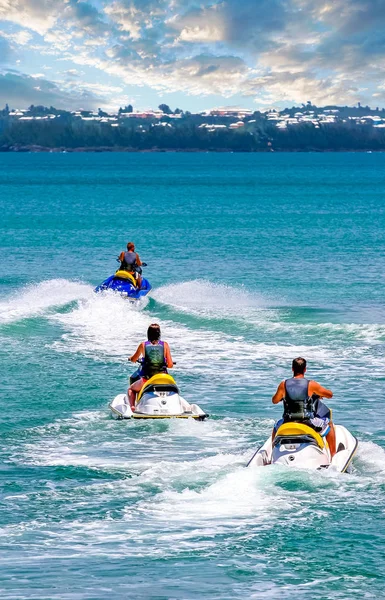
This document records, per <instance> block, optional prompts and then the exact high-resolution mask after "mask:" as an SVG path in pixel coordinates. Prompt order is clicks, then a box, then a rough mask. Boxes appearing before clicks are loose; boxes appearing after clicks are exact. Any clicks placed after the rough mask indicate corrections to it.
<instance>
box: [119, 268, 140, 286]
mask: <svg viewBox="0 0 385 600" xmlns="http://www.w3.org/2000/svg"><path fill="white" fill-rule="evenodd" d="M114 277H116V279H128V281H130V282H131V283H132V284H133V285H134V286H135V287H136V279H135V277H134V275H133V274H132V273H129V272H128V271H123V270H121V269H118V270H117V271H116V273H115V275H114Z"/></svg>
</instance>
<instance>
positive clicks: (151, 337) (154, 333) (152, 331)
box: [147, 323, 160, 342]
mask: <svg viewBox="0 0 385 600" xmlns="http://www.w3.org/2000/svg"><path fill="white" fill-rule="evenodd" d="M147 339H148V341H149V342H156V341H157V340H159V339H160V326H159V325H158V323H152V325H150V327H149V328H148V329H147Z"/></svg>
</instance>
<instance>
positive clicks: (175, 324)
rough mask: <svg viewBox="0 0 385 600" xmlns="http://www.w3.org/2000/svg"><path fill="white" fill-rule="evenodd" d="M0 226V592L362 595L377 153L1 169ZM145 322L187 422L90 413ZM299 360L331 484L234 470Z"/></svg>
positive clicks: (367, 540) (373, 535)
mask: <svg viewBox="0 0 385 600" xmlns="http://www.w3.org/2000/svg"><path fill="white" fill-rule="evenodd" d="M0 215H1V216H0V227H1V229H0V247H1V263H0V360H1V376H2V377H1V388H0V402H1V411H0V440H1V443H0V489H1V496H0V596H1V598H2V599H9V600H10V599H12V600H21V599H24V598H31V599H36V600H43V599H47V600H51V599H60V600H104V599H107V598H116V599H125V598H140V599H142V598H154V599H155V598H156V599H162V600H163V599H201V598H210V599H211V600H213V599H221V600H222V599H230V598H231V599H244V598H253V599H254V598H255V599H259V598H264V599H265V598H272V599H280V600H282V599H292V598H304V599H305V598H306V599H307V600H308V599H309V598H310V599H312V598H325V599H328V598H330V599H331V598H333V599H337V598H338V599H346V600H347V599H351V598H383V596H384V588H385V564H384V563H385V559H384V542H385V534H384V531H385V514H384V507H385V399H384V396H385V393H384V384H385V360H384V344H385V308H384V283H385V275H384V272H385V269H384V267H385V259H384V256H385V155H383V154H337V155H336V154H268V155H267V154H263V155H261V154H259V155H242V154H172V153H167V154H116V155H114V154H89V155H81V154H77V155H72V154H19V155H18V154H2V155H1V156H0ZM131 240H133V241H134V242H135V243H136V245H137V249H138V251H139V253H140V255H141V257H142V259H143V260H145V261H146V262H148V265H149V266H148V267H147V269H146V275H147V276H148V278H149V280H150V281H151V283H152V285H153V291H152V293H151V297H149V298H148V299H147V300H145V301H144V302H143V303H142V304H141V305H140V306H138V307H132V306H131V305H130V304H129V303H128V302H126V301H125V300H123V299H121V298H120V297H116V296H114V295H108V294H107V295H102V296H100V295H99V296H97V295H95V294H94V293H93V287H94V286H95V285H96V284H97V283H99V282H100V281H102V280H103V279H105V278H106V277H107V276H108V275H109V274H111V273H112V271H113V270H114V269H115V268H116V262H115V258H116V255H117V254H118V253H119V252H120V251H121V250H122V249H123V248H124V246H125V244H126V242H127V241H131ZM153 321H159V322H160V323H161V326H162V331H163V338H164V339H166V340H168V341H169V343H170V346H171V349H172V353H173V358H174V360H176V361H177V365H176V368H175V372H174V375H175V377H176V379H177V381H178V382H179V384H180V386H181V389H182V392H183V395H184V396H185V397H186V399H188V400H190V401H194V402H197V403H199V404H200V405H201V406H202V407H203V408H204V409H206V410H207V411H208V412H209V413H210V415H211V417H210V419H209V420H208V421H206V422H204V423H195V422H179V421H164V422H159V421H157V422H145V423H136V422H130V421H125V422H118V421H113V420H112V419H111V418H110V416H109V412H108V402H109V401H110V400H111V399H112V398H113V397H114V396H115V395H116V394H118V393H120V392H122V391H124V390H125V387H126V382H127V378H128V375H129V373H130V371H131V370H132V367H131V368H130V365H129V364H128V363H127V360H126V358H127V356H128V355H130V354H131V353H132V352H133V351H134V349H135V348H136V346H137V344H138V343H139V342H140V341H142V340H143V339H144V336H145V332H146V329H147V326H148V325H149V323H151V322H153ZM297 355H303V356H305V357H306V358H307V359H308V374H309V376H310V377H313V378H315V379H317V380H318V381H320V382H321V383H322V384H324V385H325V386H328V387H330V388H331V389H332V390H333V391H334V398H333V400H332V402H331V403H330V404H331V406H332V408H333V411H334V418H335V421H336V422H339V423H342V424H344V425H346V426H347V427H348V428H349V429H351V431H352V432H353V433H354V434H355V435H356V436H357V437H358V440H359V447H358V452H357V455H356V457H355V459H354V462H353V471H352V473H351V474H349V475H338V474H335V473H334V474H333V473H327V472H322V473H319V472H315V473H313V472H307V471H296V470H294V469H293V470H289V469H279V468H266V469H246V468H245V465H246V463H247V461H248V460H249V458H250V457H251V456H252V454H253V452H254V451H255V449H256V447H257V446H258V445H260V444H261V443H263V442H264V440H265V439H266V437H267V436H268V435H269V433H270V431H271V427H272V424H273V422H274V420H275V419H276V418H278V417H279V416H280V414H281V408H280V407H279V406H273V405H272V404H271V395H272V393H273V392H274V391H275V388H276V385H277V384H278V382H279V381H280V380H281V379H282V378H284V377H286V376H289V375H290V362H291V360H292V358H294V357H295V356H297Z"/></svg>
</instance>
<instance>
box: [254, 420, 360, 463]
mask: <svg viewBox="0 0 385 600" xmlns="http://www.w3.org/2000/svg"><path fill="white" fill-rule="evenodd" d="M334 429H335V434H336V449H337V452H336V454H335V455H334V456H333V458H331V455H330V450H329V446H328V443H327V441H326V438H325V437H322V436H321V435H320V434H319V433H317V432H316V431H315V430H314V429H312V428H311V427H309V426H308V425H305V424H304V423H293V422H290V423H283V424H282V425H281V426H280V427H279V428H278V430H277V433H276V435H275V438H274V441H272V436H270V437H269V439H268V440H267V441H266V442H265V443H264V444H263V446H262V447H261V448H259V449H258V450H257V451H256V452H255V454H254V455H253V457H252V458H251V460H250V461H249V462H248V464H247V466H248V467H264V466H267V465H274V464H276V465H286V466H288V467H296V468H298V469H328V468H334V470H336V471H338V472H340V473H345V472H346V471H347V470H348V468H349V465H350V463H351V461H352V458H353V456H354V454H355V452H356V449H357V445H358V442H357V439H356V438H355V437H354V436H353V435H352V434H351V433H350V431H348V430H347V429H346V428H345V427H343V426H342V425H334Z"/></svg>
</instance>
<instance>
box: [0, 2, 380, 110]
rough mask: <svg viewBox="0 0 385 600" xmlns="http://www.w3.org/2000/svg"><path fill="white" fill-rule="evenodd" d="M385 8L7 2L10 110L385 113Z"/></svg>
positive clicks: (0, 67) (0, 34)
mask: <svg viewBox="0 0 385 600" xmlns="http://www.w3.org/2000/svg"><path fill="white" fill-rule="evenodd" d="M384 73H385V0H328V1H325V0H318V1H316V0H222V1H215V0H198V1H193V0H167V1H166V0H112V1H103V0H83V1H79V0H0V106H1V105H4V104H5V102H8V103H9V104H10V106H12V107H14V108H16V107H18V108H24V107H26V106H28V105H29V104H45V105H51V104H52V105H54V106H57V107H62V108H67V109H74V108H97V107H103V108H106V109H115V108H118V107H119V106H123V105H125V104H128V103H131V104H133V105H134V107H135V108H138V109H144V108H149V107H156V106H158V104H160V103H161V102H166V103H167V104H169V105H170V106H171V107H172V108H175V107H179V108H183V109H185V110H191V111H200V110H204V109H206V108H211V107H215V106H230V105H231V106H234V105H237V106H243V107H247V108H253V109H258V108H267V107H283V106H292V105H293V104H300V103H302V102H307V101H308V100H311V101H312V102H314V103H316V104H318V105H325V104H334V103H337V104H349V105H352V104H355V103H357V102H358V101H360V102H361V103H362V104H370V105H371V106H383V105H384V104H385V76H384Z"/></svg>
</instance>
